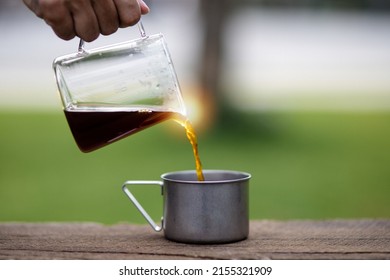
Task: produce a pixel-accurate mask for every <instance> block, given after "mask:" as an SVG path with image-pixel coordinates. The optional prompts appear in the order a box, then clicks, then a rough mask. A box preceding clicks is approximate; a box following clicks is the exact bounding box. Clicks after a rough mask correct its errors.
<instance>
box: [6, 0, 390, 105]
mask: <svg viewBox="0 0 390 280" xmlns="http://www.w3.org/2000/svg"><path fill="white" fill-rule="evenodd" d="M165 2H167V3H168V2H169V1H165ZM167 3H164V4H165V5H163V4H161V3H156V5H154V6H153V7H152V9H153V10H152V13H151V14H150V15H147V16H145V17H144V19H143V21H144V25H145V28H146V30H147V32H148V33H157V32H161V33H164V35H165V36H166V39H167V41H168V45H169V48H170V51H171V55H172V58H173V61H174V64H175V67H176V71H177V75H178V77H179V80H180V82H181V84H182V87H183V88H186V86H187V85H189V84H194V83H195V82H196V71H197V63H198V61H199V46H200V43H201V42H200V36H199V34H200V33H199V20H198V17H197V4H196V2H195V1H189V0H186V1H182V2H175V4H174V5H173V4H171V5H168V4H169V3H168V4H167ZM179 3H182V4H179ZM0 26H2V35H1V37H0V62H1V63H0V108H4V107H19V108H26V107H29V108H42V107H43V108H58V107H59V106H60V101H59V98H58V94H57V92H56V91H57V90H56V85H55V81H54V75H53V71H52V68H51V63H52V61H53V59H54V58H55V57H57V56H60V55H63V54H68V53H73V52H75V51H76V49H77V44H78V41H77V39H74V40H71V41H68V42H66V41H62V40H60V39H58V38H57V37H56V36H55V35H54V33H53V32H52V31H51V29H50V28H49V27H48V26H47V25H46V24H45V23H44V22H43V21H42V20H40V19H38V18H36V17H35V16H34V15H33V14H32V13H30V12H29V11H27V9H26V8H22V9H18V10H15V11H14V12H10V13H0ZM389 30H390V16H389V14H381V13H377V14H372V13H371V14H369V13H357V12H336V13H330V12H320V11H308V10H300V11H297V10H290V11H286V10H273V9H266V10H260V9H253V8H244V9H242V10H240V11H238V12H237V13H235V14H234V15H233V17H232V18H231V20H230V21H229V23H228V25H227V28H226V30H225V33H226V34H225V35H226V36H225V47H226V49H225V52H226V60H225V63H224V67H223V69H224V72H223V80H224V84H225V85H226V87H227V88H229V89H230V91H231V92H234V93H235V94H234V95H232V96H230V98H232V100H234V102H236V103H241V106H250V107H252V108H271V109H272V108H291V107H300V106H301V107H302V106H303V107H304V106H309V107H310V106H317V107H318V106H319V107H321V106H334V107H341V108H343V107H345V108H348V107H352V108H365V107H369V108H371V107H374V108H390V36H389V33H388V32H389ZM137 36H138V29H137V28H128V29H126V30H120V32H118V34H115V35H112V36H109V37H101V38H99V39H98V40H97V41H96V42H95V43H93V44H88V45H87V47H89V48H92V47H95V46H102V45H106V44H110V43H116V42H121V41H125V40H129V39H132V38H136V37H137Z"/></svg>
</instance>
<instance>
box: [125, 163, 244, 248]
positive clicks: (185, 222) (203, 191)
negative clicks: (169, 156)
mask: <svg viewBox="0 0 390 280" xmlns="http://www.w3.org/2000/svg"><path fill="white" fill-rule="evenodd" d="M203 174H204V177H205V180H204V181H198V179H197V175H196V172H195V171H194V170H191V171H177V172H171V173H165V174H163V175H161V179H162V181H126V182H125V183H124V184H123V186H122V190H123V191H124V193H125V194H126V195H127V197H128V198H129V199H130V200H131V201H132V202H133V204H134V205H135V206H136V208H137V209H138V210H139V211H140V212H141V214H142V215H143V216H144V217H145V219H146V220H147V221H148V222H149V224H150V225H151V226H152V228H153V229H154V230H155V231H161V230H163V232H164V236H165V238H166V239H168V240H172V241H176V242H182V243H197V244H217V243H229V242H236V241H240V240H244V239H246V238H247V237H248V234H249V179H250V178H251V175H250V174H248V173H245V172H239V171H227V170H203ZM129 185H157V186H160V187H161V193H162V196H163V217H162V222H161V226H159V225H157V224H156V223H155V222H154V221H153V220H152V218H151V217H150V216H149V214H148V213H147V212H146V211H145V209H144V208H143V207H142V206H141V204H140V203H139V202H138V201H137V199H136V198H135V197H134V195H133V194H132V193H131V192H130V190H129V188H128V186H129Z"/></svg>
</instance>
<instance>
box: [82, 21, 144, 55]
mask: <svg viewBox="0 0 390 280" xmlns="http://www.w3.org/2000/svg"><path fill="white" fill-rule="evenodd" d="M137 26H138V29H139V33H140V34H141V38H145V37H147V36H146V32H145V28H144V25H143V24H142V21H141V20H140V21H138V23H137ZM77 52H78V53H79V54H84V53H87V51H86V49H85V42H84V40H83V39H80V42H79V47H78V50H77Z"/></svg>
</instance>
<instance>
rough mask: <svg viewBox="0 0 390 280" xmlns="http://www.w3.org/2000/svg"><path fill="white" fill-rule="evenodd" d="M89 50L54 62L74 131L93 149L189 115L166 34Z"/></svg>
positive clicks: (81, 144) (79, 142) (80, 143)
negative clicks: (165, 121) (166, 121)
mask: <svg viewBox="0 0 390 280" xmlns="http://www.w3.org/2000/svg"><path fill="white" fill-rule="evenodd" d="M140 31H141V37H140V38H138V39H136V40H132V41H128V42H124V43H119V44H115V45H110V46H105V47H101V48H96V49H91V50H86V49H85V48H84V42H83V41H82V40H80V46H79V50H78V52H77V53H74V54H70V55H66V56H61V57H58V58H56V59H55V60H54V62H53V68H54V72H55V76H56V81H57V85H58V89H59V92H60V96H61V100H62V103H63V106H64V112H65V115H66V118H67V120H68V123H69V126H70V129H71V131H72V134H73V136H74V138H75V140H76V143H77V145H78V147H79V148H80V150H81V151H83V152H90V151H93V150H96V149H98V148H100V147H103V146H105V145H108V144H110V143H112V142H115V141H117V140H119V139H122V138H124V137H126V136H128V135H131V134H133V133H135V132H138V131H140V130H142V129H145V128H147V127H150V126H152V125H154V124H157V123H159V122H162V121H164V120H167V119H170V118H172V117H174V116H175V115H177V114H180V115H183V116H185V115H186V109H185V106H184V102H183V99H182V95H181V92H180V87H179V84H178V81H177V77H176V73H175V70H174V67H173V64H172V60H171V58H170V54H169V51H168V48H167V45H166V42H165V40H164V37H163V35H162V34H155V35H151V36H146V35H145V32H144V31H143V27H142V24H141V25H140Z"/></svg>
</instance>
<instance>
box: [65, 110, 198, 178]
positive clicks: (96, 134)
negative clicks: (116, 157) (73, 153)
mask: <svg viewBox="0 0 390 280" xmlns="http://www.w3.org/2000/svg"><path fill="white" fill-rule="evenodd" d="M64 112H65V116H66V118H67V120H68V123H69V127H70V129H71V131H72V134H73V137H74V139H75V141H76V143H77V145H78V147H79V148H80V150H81V151H83V152H91V151H94V150H96V149H99V148H101V147H103V146H106V145H108V144H111V143H113V142H115V141H118V140H120V139H122V138H124V137H126V136H129V135H131V134H134V133H136V132H138V131H141V130H143V129H145V128H148V127H150V126H152V125H155V124H157V123H159V122H162V121H165V120H168V119H173V120H175V121H176V122H178V123H179V124H181V125H182V126H183V127H184V129H185V130H186V135H187V138H188V140H189V141H190V143H191V145H192V149H193V152H194V157H195V164H196V173H197V176H198V180H199V181H203V180H204V177H203V173H202V165H201V162H200V159H199V153H198V141H197V137H196V133H195V130H194V128H193V127H192V125H191V123H190V122H189V121H188V119H187V118H186V117H184V116H182V115H180V114H177V113H172V112H157V111H149V110H147V111H90V110H85V111H83V110H64Z"/></svg>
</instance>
